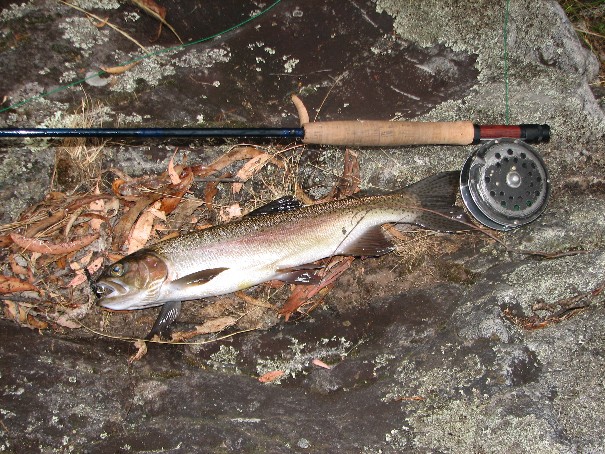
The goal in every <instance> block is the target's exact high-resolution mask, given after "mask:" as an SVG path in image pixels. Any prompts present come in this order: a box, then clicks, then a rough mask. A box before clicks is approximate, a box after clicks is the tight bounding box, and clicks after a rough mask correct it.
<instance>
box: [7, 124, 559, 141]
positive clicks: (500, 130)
mask: <svg viewBox="0 0 605 454" xmlns="http://www.w3.org/2000/svg"><path fill="white" fill-rule="evenodd" d="M15 137H17V138H18V137H21V138H30V137H44V138H59V137H76V138H145V139H148V138H150V139H158V138H241V139H259V138H271V139H301V140H302V142H303V143H307V144H316V145H349V146H400V145H429V144H431V145H471V144H478V143H480V142H481V141H483V140H492V139H499V138H510V139H521V140H523V141H525V142H528V143H540V142H547V141H548V140H549V138H550V128H549V126H548V125H540V124H521V125H477V124H473V123H472V122H469V121H457V122H415V121H368V120H362V121H320V122H313V123H306V124H303V125H302V126H301V127H300V128H0V139H2V138H15Z"/></svg>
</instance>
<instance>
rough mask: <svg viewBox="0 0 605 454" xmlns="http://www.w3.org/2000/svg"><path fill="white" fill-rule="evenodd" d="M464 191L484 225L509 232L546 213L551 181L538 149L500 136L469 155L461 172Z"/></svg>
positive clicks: (477, 217) (467, 204)
mask: <svg viewBox="0 0 605 454" xmlns="http://www.w3.org/2000/svg"><path fill="white" fill-rule="evenodd" d="M460 192H461V194H462V199H463V201H464V204H465V205H466V207H467V209H468V210H469V211H470V212H471V214H472V215H473V216H474V217H475V218H476V219H477V220H478V221H479V222H480V223H481V224H483V225H485V226H487V227H490V228H492V229H495V230H501V231H507V230H512V229H514V228H517V227H520V226H522V225H525V224H528V223H530V222H532V221H534V220H536V219H537V218H538V217H539V216H540V215H541V214H542V212H543V211H544V209H545V208H546V203H547V201H548V196H549V193H550V183H549V180H548V173H547V171H546V167H545V166H544V162H543V161H542V158H540V155H539V154H538V152H537V151H536V150H534V149H533V148H532V147H530V146H529V145H527V144H526V143H525V142H523V141H521V140H519V139H498V140H492V141H490V142H487V143H485V144H484V145H482V146H481V147H479V148H478V149H477V150H475V151H474V152H473V153H472V154H471V155H470V156H469V157H468V159H467V160H466V162H465V163H464V167H463V168H462V172H461V173H460Z"/></svg>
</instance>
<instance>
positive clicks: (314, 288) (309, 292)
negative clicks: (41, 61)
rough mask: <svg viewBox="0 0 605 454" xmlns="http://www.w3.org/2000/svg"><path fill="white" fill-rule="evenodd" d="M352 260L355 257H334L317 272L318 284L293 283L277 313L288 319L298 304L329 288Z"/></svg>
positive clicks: (300, 304)
mask: <svg viewBox="0 0 605 454" xmlns="http://www.w3.org/2000/svg"><path fill="white" fill-rule="evenodd" d="M353 260H355V257H335V258H333V259H332V262H331V263H330V264H329V265H328V266H327V267H325V268H323V269H322V270H320V271H319V272H318V274H320V275H321V276H322V279H321V282H320V283H319V284H316V285H295V286H294V290H292V293H291V294H290V296H289V297H288V300H287V301H286V302H285V304H284V305H283V306H282V308H281V309H280V310H279V314H280V315H283V316H284V318H285V320H286V321H288V320H289V318H290V316H291V315H292V314H293V313H294V312H295V311H296V310H297V309H298V308H299V307H300V306H302V305H303V304H305V303H306V302H307V301H309V300H310V299H311V298H313V297H314V296H315V295H317V294H318V293H319V292H320V291H322V290H324V289H329V288H331V286H332V284H334V281H336V279H337V278H338V277H339V276H340V275H341V274H342V273H344V272H345V271H346V270H347V269H348V268H349V267H350V266H351V263H353Z"/></svg>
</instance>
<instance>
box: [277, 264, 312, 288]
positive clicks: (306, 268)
mask: <svg viewBox="0 0 605 454" xmlns="http://www.w3.org/2000/svg"><path fill="white" fill-rule="evenodd" d="M321 268H323V267H322V266H321V265H317V264H315V263H305V264H303V265H298V266H293V267H290V268H280V269H278V270H277V272H278V273H280V274H279V275H278V276H277V277H276V279H278V280H280V281H283V282H287V283H288V284H308V285H315V284H319V283H320V282H321V276H319V275H318V274H317V273H316V271H317V270H319V269H321Z"/></svg>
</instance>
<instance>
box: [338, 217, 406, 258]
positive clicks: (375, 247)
mask: <svg viewBox="0 0 605 454" xmlns="http://www.w3.org/2000/svg"><path fill="white" fill-rule="evenodd" d="M393 249H394V247H393V243H391V241H390V240H389V239H388V238H387V237H386V235H385V234H384V231H383V230H382V227H381V226H379V225H378V226H375V227H372V228H369V229H368V230H367V231H366V232H364V233H363V234H362V235H361V236H359V238H357V240H356V241H355V242H354V243H353V244H350V245H347V246H346V247H345V248H343V249H339V250H338V254H339V255H354V256H357V257H361V256H366V257H377V256H379V255H384V254H387V253H389V252H391V251H393Z"/></svg>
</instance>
